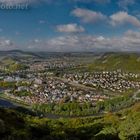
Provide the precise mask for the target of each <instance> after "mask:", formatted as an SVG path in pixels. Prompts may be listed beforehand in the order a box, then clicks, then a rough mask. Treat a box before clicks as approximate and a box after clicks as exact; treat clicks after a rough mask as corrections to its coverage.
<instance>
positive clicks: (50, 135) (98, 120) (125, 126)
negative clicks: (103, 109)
mask: <svg viewBox="0 0 140 140" xmlns="http://www.w3.org/2000/svg"><path fill="white" fill-rule="evenodd" d="M139 122H140V103H136V104H135V105H133V106H132V107H130V108H127V109H123V110H121V111H119V112H116V113H107V114H105V115H101V116H97V117H76V118H66V119H65V118H60V119H47V118H41V117H34V116H30V115H27V114H26V115H25V114H24V113H21V112H19V111H16V110H13V109H3V108H0V137H1V140H119V139H120V140H138V139H140V123H139Z"/></svg>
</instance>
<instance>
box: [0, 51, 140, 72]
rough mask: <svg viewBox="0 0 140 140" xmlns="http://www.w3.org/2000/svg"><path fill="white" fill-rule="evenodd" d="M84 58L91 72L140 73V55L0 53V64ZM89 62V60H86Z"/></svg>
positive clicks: (116, 53)
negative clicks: (117, 71)
mask: <svg viewBox="0 0 140 140" xmlns="http://www.w3.org/2000/svg"><path fill="white" fill-rule="evenodd" d="M65 56H66V57H83V58H86V57H87V58H88V56H90V57H89V59H90V60H89V62H92V61H91V59H92V58H93V62H92V63H91V64H89V65H88V67H89V70H91V71H93V70H97V71H99V70H116V69H121V70H123V71H130V72H140V53H130V52H129V53H119V52H109V53H95V52H94V53H91V52H90V53H87V52H79V53H78V52H69V53H68V52H67V53H65V52H27V51H21V50H11V51H0V63H3V62H4V63H5V62H6V64H11V63H12V62H14V61H18V62H20V60H22V59H23V60H24V59H47V58H54V57H56V58H57V57H61V58H63V57H65ZM86 61H88V59H86Z"/></svg>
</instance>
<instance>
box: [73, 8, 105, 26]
mask: <svg viewBox="0 0 140 140" xmlns="http://www.w3.org/2000/svg"><path fill="white" fill-rule="evenodd" d="M72 15H74V16H76V17H78V18H80V19H81V20H82V21H83V22H85V23H95V22H98V21H101V20H105V19H106V16H105V15H103V14H102V13H100V12H95V11H92V10H88V9H82V8H76V9H75V10H73V11H72Z"/></svg>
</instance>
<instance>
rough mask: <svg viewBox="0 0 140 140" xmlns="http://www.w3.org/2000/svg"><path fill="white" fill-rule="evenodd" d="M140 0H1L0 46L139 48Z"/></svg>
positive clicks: (68, 49)
mask: <svg viewBox="0 0 140 140" xmlns="http://www.w3.org/2000/svg"><path fill="white" fill-rule="evenodd" d="M139 7H140V1H139V0H0V50H13V49H19V50H25V51H48V52H80V51H82V52H83V51H85V52H95V51H140V8H139Z"/></svg>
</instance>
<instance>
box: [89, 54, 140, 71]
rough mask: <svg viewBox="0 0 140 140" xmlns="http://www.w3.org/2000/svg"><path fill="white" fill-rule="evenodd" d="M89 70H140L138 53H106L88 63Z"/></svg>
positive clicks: (139, 55)
mask: <svg viewBox="0 0 140 140" xmlns="http://www.w3.org/2000/svg"><path fill="white" fill-rule="evenodd" d="M89 69H90V70H116V69H121V70H123V71H129V72H140V54H136V53H107V54H104V55H102V56H101V57H100V58H98V59H96V60H95V61H94V62H93V63H92V64H90V65H89Z"/></svg>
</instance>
